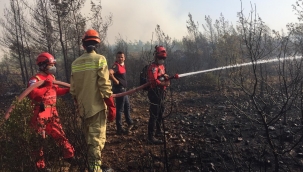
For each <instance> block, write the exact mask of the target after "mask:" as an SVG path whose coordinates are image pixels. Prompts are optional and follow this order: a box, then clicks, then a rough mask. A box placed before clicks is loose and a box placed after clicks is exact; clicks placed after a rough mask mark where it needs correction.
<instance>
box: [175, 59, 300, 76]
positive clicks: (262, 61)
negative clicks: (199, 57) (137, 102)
mask: <svg viewBox="0 0 303 172" xmlns="http://www.w3.org/2000/svg"><path fill="white" fill-rule="evenodd" d="M301 58H303V57H302V56H296V57H285V58H274V59H268V60H259V61H255V62H248V63H242V64H234V65H229V66H223V67H218V68H213V69H207V70H201V71H196V72H189V73H183V74H179V75H178V77H179V78H182V77H185V76H190V75H196V74H199V73H207V72H213V71H217V70H224V69H231V68H237V67H242V66H250V65H256V64H263V63H272V62H278V61H286V60H297V59H301ZM176 75H177V74H176Z"/></svg>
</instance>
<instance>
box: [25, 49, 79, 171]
mask: <svg viewBox="0 0 303 172" xmlns="http://www.w3.org/2000/svg"><path fill="white" fill-rule="evenodd" d="M36 64H37V65H38V67H39V72H38V73H37V74H36V75H34V76H33V77H31V78H30V80H29V82H28V87H29V86H30V85H32V84H34V83H36V82H38V81H41V80H43V81H44V83H43V85H41V86H40V87H37V88H35V89H33V90H32V91H31V92H30V93H29V95H28V97H29V98H30V99H31V100H32V104H33V105H34V115H33V117H32V118H31V122H30V124H31V127H32V128H33V129H34V130H35V131H36V132H37V133H39V134H40V135H41V136H42V138H45V134H47V135H49V136H51V137H52V138H53V139H54V140H55V142H56V143H57V145H59V146H60V147H61V148H62V149H63V158H64V159H65V160H66V161H67V162H69V163H72V162H74V161H73V160H74V148H73V146H72V145H71V144H70V143H69V141H68V139H67V138H66V136H65V133H64V131H63V129H62V126H61V123H60V120H59V115H58V112H57V109H56V99H57V96H60V95H64V94H66V93H68V92H69V88H60V87H58V86H57V85H54V84H53V81H55V76H54V74H55V73H56V67H55V64H56V60H55V58H54V57H53V56H52V55H51V54H49V53H47V52H43V53H41V54H39V55H38V57H37V59H36ZM43 154H44V152H43V147H42V146H41V148H40V150H39V152H38V153H37V161H36V167H37V168H38V169H45V161H44V156H43Z"/></svg>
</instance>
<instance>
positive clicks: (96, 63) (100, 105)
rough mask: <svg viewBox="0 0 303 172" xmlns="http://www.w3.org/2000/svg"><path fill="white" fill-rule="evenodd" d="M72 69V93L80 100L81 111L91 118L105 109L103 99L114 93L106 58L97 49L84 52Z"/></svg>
mask: <svg viewBox="0 0 303 172" xmlns="http://www.w3.org/2000/svg"><path fill="white" fill-rule="evenodd" d="M71 70H72V73H71V79H70V93H71V94H72V95H73V96H74V97H75V98H76V99H77V101H78V105H79V112H80V113H81V114H83V115H85V117H86V118H89V117H92V116H93V115H95V114H97V113H98V112H100V111H102V110H105V109H106V105H105V103H104V100H103V99H104V98H109V97H110V96H111V95H112V90H111V89H112V86H111V82H110V80H109V71H108V66H107V61H106V58H105V57H104V56H103V55H100V54H97V53H96V52H95V51H93V52H91V53H84V54H83V55H81V56H80V57H79V58H77V59H76V60H75V61H74V62H73V63H72V69H71ZM96 81H97V82H96ZM74 83H77V84H74ZM79 83H80V84H79Z"/></svg>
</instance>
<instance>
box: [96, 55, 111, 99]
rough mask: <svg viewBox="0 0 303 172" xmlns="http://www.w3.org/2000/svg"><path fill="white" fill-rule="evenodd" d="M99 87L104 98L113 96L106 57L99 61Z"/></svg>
mask: <svg viewBox="0 0 303 172" xmlns="http://www.w3.org/2000/svg"><path fill="white" fill-rule="evenodd" d="M98 87H99V91H100V94H101V97H102V98H109V97H110V96H111V95H112V94H113V92H112V91H111V89H112V85H111V82H110V80H109V71H108V66H107V61H106V59H105V57H104V56H102V57H101V58H100V59H99V70H98Z"/></svg>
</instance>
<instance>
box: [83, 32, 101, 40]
mask: <svg viewBox="0 0 303 172" xmlns="http://www.w3.org/2000/svg"><path fill="white" fill-rule="evenodd" d="M85 41H96V42H97V43H100V42H101V39H100V38H99V33H98V32H97V31H95V30H94V29H89V30H87V31H86V32H85V33H84V35H83V37H82V42H85Z"/></svg>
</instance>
